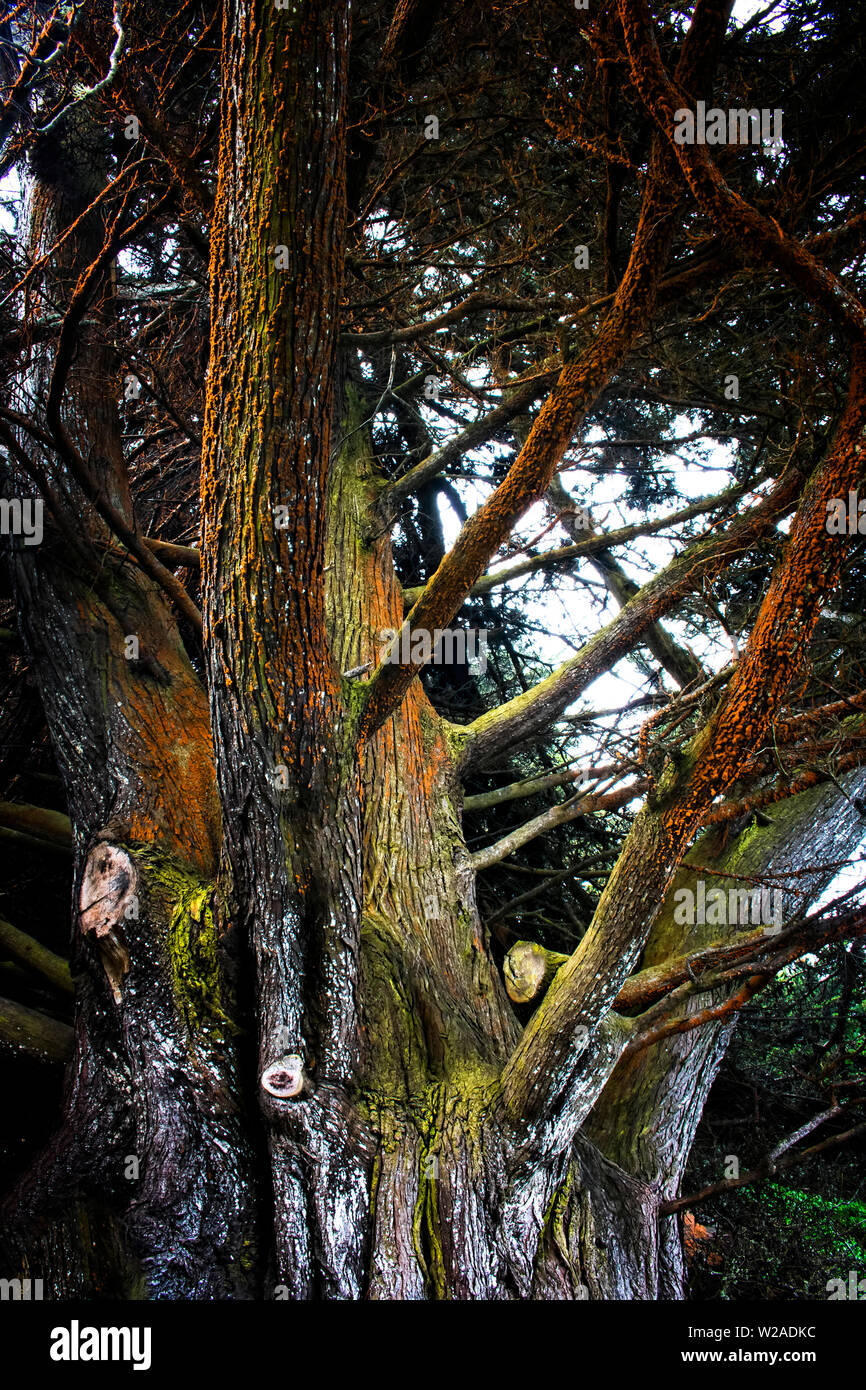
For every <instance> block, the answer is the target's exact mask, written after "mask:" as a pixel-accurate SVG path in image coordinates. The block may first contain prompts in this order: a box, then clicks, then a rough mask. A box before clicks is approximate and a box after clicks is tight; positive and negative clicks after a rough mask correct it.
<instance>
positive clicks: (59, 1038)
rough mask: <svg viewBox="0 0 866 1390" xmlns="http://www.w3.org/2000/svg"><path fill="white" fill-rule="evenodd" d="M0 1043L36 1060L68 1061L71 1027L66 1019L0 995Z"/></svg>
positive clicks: (70, 1050)
mask: <svg viewBox="0 0 866 1390" xmlns="http://www.w3.org/2000/svg"><path fill="white" fill-rule="evenodd" d="M0 1043H5V1044H6V1045H7V1046H8V1047H11V1048H12V1049H13V1050H14V1051H16V1052H23V1053H24V1054H25V1055H26V1056H27V1057H33V1058H35V1060H36V1061H37V1062H68V1061H69V1058H70V1057H71V1056H72V1029H71V1028H70V1027H69V1024H68V1023H61V1022H60V1021H59V1020H58V1019H56V1018H49V1017H48V1015H47V1014H42V1013H39V1012H38V1011H37V1010H36V1009H28V1008H25V1006H24V1005H23V1004H16V1003H15V1002H14V1000H12V999H0Z"/></svg>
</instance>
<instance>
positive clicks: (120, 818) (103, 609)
mask: <svg viewBox="0 0 866 1390" xmlns="http://www.w3.org/2000/svg"><path fill="white" fill-rule="evenodd" d="M104 141H105V136H104V133H103V132H102V130H101V129H100V128H99V127H97V126H94V125H93V124H92V123H91V119H90V115H89V113H88V109H87V107H86V106H77V107H75V108H74V109H73V111H72V112H70V113H69V116H68V117H65V118H64V120H63V121H62V122H61V123H60V125H59V126H58V127H57V128H55V130H54V131H53V132H52V134H51V135H50V136H45V137H42V138H41V140H40V141H39V142H37V146H36V152H35V155H34V167H33V170H32V187H31V192H30V199H29V218H30V236H31V249H32V251H33V254H34V256H35V257H36V258H38V256H39V254H40V252H41V251H42V250H43V249H46V248H49V247H52V246H53V245H54V244H55V242H56V241H57V240H58V239H59V238H61V237H62V234H63V232H64V230H65V229H66V228H68V227H69V226H71V225H72V224H73V223H76V222H77V228H76V235H75V236H74V237H70V238H68V239H67V240H65V241H63V243H62V251H61V252H56V253H55V254H54V255H53V256H52V258H51V260H50V262H49V263H47V264H46V266H45V269H44V270H43V272H42V274H43V276H44V277H45V285H44V289H45V292H47V293H48V294H49V295H50V296H51V297H52V298H56V299H57V300H58V301H59V302H64V300H65V299H68V298H69V297H70V296H71V295H72V294H73V292H74V289H75V286H76V284H77V283H78V282H79V279H80V277H81V276H82V274H83V273H84V272H85V271H86V270H87V268H88V267H90V266H92V265H93V263H94V260H95V259H96V258H97V257H98V255H99V253H100V249H101V248H102V247H103V246H104V244H105V225H104V215H105V214H104V212H103V210H100V208H99V207H97V208H96V210H94V209H93V208H92V207H91V204H92V201H93V199H94V198H98V194H99V192H100V189H101V188H102V187H103V186H104V184H103V180H104V158H105V143H104ZM88 209H89V210H88ZM110 285H111V278H110V276H109V275H108V273H107V268H105V272H104V274H103V275H102V278H101V280H100V281H99V282H98V283H96V282H93V284H92V305H91V309H90V311H89V314H88V322H86V323H85V322H82V323H81V324H80V325H79V327H78V330H77V349H76V351H75V353H74V354H73V360H72V361H71V362H70V365H69V371H68V374H67V375H66V376H65V382H64V391H63V395H62V398H61V399H59V401H58V408H59V411H60V419H61V422H62V426H63V430H64V431H65V432H66V434H67V435H68V438H69V439H70V441H71V442H72V445H73V447H74V448H75V449H76V450H77V451H78V454H79V455H80V456H81V457H83V458H87V459H88V460H89V463H88V467H89V469H90V470H92V475H93V478H94V479H95V480H98V483H97V482H96V481H94V483H93V486H94V487H96V486H98V487H99V488H100V489H101V491H102V493H103V495H105V496H107V497H108V498H109V499H110V503H111V506H112V508H114V509H115V510H116V511H117V513H118V514H121V515H123V516H124V517H125V518H126V524H129V525H133V524H134V523H133V522H132V516H131V506H130V500H129V492H128V487H127V484H126V474H125V467H124V460H123V451H122V444H121V434H120V426H119V420H118V414H117V408H116V398H115V397H114V396H113V393H112V391H111V387H110V383H111V381H112V379H113V377H114V376H115V375H116V374H117V364H116V363H115V361H114V359H113V357H112V354H111V353H110V351H109V350H108V349H107V348H106V346H105V344H106V341H107V339H108V333H107V328H108V326H109V325H110V323H111V315H112V302H111V291H110ZM100 328H104V329H106V331H105V332H101V331H100ZM53 367H54V363H53V356H52V352H51V349H50V347H47V346H46V347H44V348H43V349H42V350H41V351H40V353H39V354H36V355H35V356H34V357H33V358H32V359H31V362H30V366H29V375H28V376H27V378H26V380H25V381H22V383H21V384H20V390H21V391H22V394H23V396H24V400H25V402H27V408H28V409H29V410H30V411H31V412H32V414H33V415H34V416H35V420H36V423H37V426H38V427H39V428H40V429H44V425H45V418H44V412H45V410H46V406H47V398H48V390H49V381H50V380H51V377H52V374H53ZM53 468H54V473H55V476H56V477H57V478H59V479H61V480H62V482H63V485H64V490H68V493H69V495H70V497H71V498H72V506H73V507H74V508H76V509H77V510H76V514H75V515H74V516H73V513H72V511H70V512H69V514H68V516H66V518H65V521H66V523H67V525H68V526H69V527H72V528H74V529H75V530H76V531H77V532H78V535H79V536H80V538H81V545H82V553H83V554H85V555H86V554H88V553H95V551H93V552H91V548H92V547H94V546H95V545H98V544H102V545H104V544H105V541H106V538H107V533H106V531H105V529H104V527H103V525H102V522H101V521H100V519H99V517H98V516H97V515H96V514H95V512H94V511H93V509H92V508H90V507H88V506H87V504H86V503H85V502H84V501H83V500H82V498H81V495H80V493H79V492H78V491H77V489H76V487H75V485H74V482H73V480H72V479H70V478H69V477H68V476H65V475H64V458H63V456H62V454H61V456H60V457H58V458H57V459H55V460H54V463H53ZM66 534H67V533H66V530H63V531H61V532H60V533H59V534H58V532H57V531H56V530H55V529H54V528H53V527H48V528H47V530H46V535H45V538H44V540H43V543H42V544H41V545H40V546H37V547H32V548H29V547H15V548H13V549H12V551H11V553H10V557H9V558H10V570H11V574H12V579H13V584H14V587H15V593H16V598H17V600H18V605H19V610H20V614H21V617H20V627H21V635H22V639H23V642H24V647H25V651H26V656H27V660H28V662H29V665H30V669H31V671H32V673H33V678H34V681H35V685H36V688H37V690H38V692H39V697H40V699H41V702H42V707H43V710H44V714H45V718H46V721H47V724H48V727H49V729H50V731H51V735H52V739H53V744H54V754H55V758H56V761H57V765H58V768H59V770H60V773H61V777H62V779H63V782H64V786H65V790H66V795H67V801H68V806H69V813H70V820H71V829H72V842H73V845H74V849H75V866H74V878H73V902H72V915H73V932H72V941H71V951H70V954H71V964H72V971H73V975H74V977H75V979H76V986H77V989H76V1004H75V1051H74V1057H73V1060H72V1063H71V1066H70V1068H69V1070H68V1073H67V1078H66V1093H65V1099H64V1107H63V1119H62V1123H61V1127H60V1129H59V1131H58V1133H57V1134H56V1136H55V1138H54V1139H53V1140H52V1142H51V1143H50V1144H49V1146H48V1147H47V1149H46V1150H45V1151H44V1152H43V1153H42V1154H41V1155H40V1157H39V1158H38V1159H37V1160H36V1162H35V1163H34V1165H33V1167H32V1169H31V1170H30V1172H29V1173H28V1174H27V1175H26V1176H25V1177H24V1179H22V1181H21V1183H20V1184H19V1186H18V1188H17V1189H16V1191H15V1192H13V1193H12V1194H11V1196H10V1197H9V1199H8V1200H7V1203H6V1205H5V1213H4V1214H5V1217H6V1221H5V1228H6V1235H7V1240H8V1242H9V1244H10V1246H11V1247H12V1248H14V1249H15V1250H16V1251H17V1252H19V1253H21V1254H26V1255H27V1258H28V1261H29V1264H30V1267H31V1268H32V1270H33V1272H34V1273H35V1274H38V1275H39V1276H40V1277H41V1276H43V1275H44V1277H45V1280H46V1287H47V1288H48V1289H50V1290H53V1292H54V1296H58V1294H59V1291H60V1290H61V1289H62V1288H63V1287H64V1286H65V1278H66V1276H65V1274H64V1271H63V1269H62V1268H61V1267H58V1265H57V1263H56V1260H55V1259H54V1258H53V1255H54V1253H55V1252H56V1248H57V1247H56V1242H57V1240H61V1242H62V1243H63V1244H64V1247H65V1246H66V1245H68V1243H69V1241H70V1240H71V1239H72V1234H71V1230H68V1229H66V1224H65V1223H66V1216H65V1214H64V1209H65V1208H66V1207H67V1206H68V1203H69V1202H70V1201H76V1202H78V1201H81V1202H83V1203H84V1205H85V1206H87V1207H88V1209H94V1208H93V1204H94V1203H95V1204H97V1205H99V1207H100V1209H101V1210H102V1211H103V1212H105V1213H106V1215H105V1221H106V1222H107V1224H108V1227H109V1228H110V1229H111V1230H113V1231H114V1232H115V1234H114V1236H113V1237H112V1238H111V1240H110V1241H109V1243H108V1244H109V1246H110V1251H107V1253H106V1259H107V1260H108V1264H107V1265H106V1267H105V1268H104V1269H102V1270H100V1269H99V1267H98V1264H95V1263H94V1260H93V1258H92V1254H91V1251H90V1250H87V1251H84V1252H80V1254H79V1257H78V1263H79V1267H80V1268H81V1270H86V1271H88V1274H87V1278H88V1279H92V1280H94V1281H95V1283H94V1286H95V1287H106V1286H107V1285H106V1282H105V1281H106V1280H109V1279H110V1278H114V1277H115V1276H117V1277H118V1278H119V1277H121V1273H120V1272H119V1270H118V1266H117V1262H116V1260H115V1254H116V1247H117V1229H118V1225H119V1222H120V1221H121V1220H122V1221H123V1228H124V1231H125V1233H126V1234H125V1238H124V1239H125V1258H124V1260H123V1261H121V1265H122V1271H123V1272H122V1277H123V1279H124V1280H127V1279H128V1278H131V1279H133V1280H134V1282H135V1286H136V1288H137V1290H138V1296H150V1297H190V1298H196V1297H202V1298H211V1297H220V1296H238V1297H243V1296H244V1289H245V1286H246V1281H247V1280H248V1277H249V1263H248V1262H247V1263H246V1264H245V1263H243V1262H242V1261H241V1258H240V1257H241V1255H242V1253H243V1251H244V1249H245V1246H248V1245H250V1243H251V1242H252V1241H253V1240H254V1238H255V1224H254V1218H253V1215H252V1213H253V1209H254V1203H255V1182H254V1178H253V1175H252V1171H251V1166H250V1147H249V1141H248V1139H247V1137H246V1136H245V1133H244V1129H243V1126H242V1125H241V1123H240V1117H239V1109H240V1107H239V1105H238V1101H237V1095H238V1087H237V1072H236V1059H235V1036H234V1032H233V1024H232V1023H231V1021H230V1020H229V1018H228V1013H229V1011H230V1009H231V1002H230V999H229V997H228V993H229V992H228V991H227V990H226V988H225V985H224V980H223V969H222V961H221V949H220V944H219V942H218V939H217V936H216V931H215V928H214V925H213V921H212V913H211V907H210V896H211V889H210V887H209V880H211V879H212V878H213V877H214V875H215V873H216V867H217V857H218V849H219V833H220V830H219V804H218V801H217V797H216V787H215V778H214V770H213V761H212V755H211V750H210V730H209V724H208V718H207V702H206V699H205V695H204V692H203V690H202V687H201V684H200V682H199V680H198V678H197V676H196V675H195V672H194V671H193V669H192V667H191V665H190V662H189V658H188V657H187V654H186V651H185V649H184V647H183V643H182V641H181V638H180V635H179V633H178V631H177V627H176V624H175V621H174V618H173V616H172V614H171V612H170V610H169V609H168V607H167V605H166V602H165V599H164V597H163V595H162V594H161V592H160V590H159V589H158V588H157V587H156V586H155V585H154V584H153V582H152V581H151V580H150V579H149V578H148V577H147V576H145V575H143V574H142V573H141V572H140V571H138V570H136V569H135V568H134V567H131V566H129V565H128V564H118V563H117V561H116V559H114V560H107V561H106V562H105V564H104V565H103V569H102V574H101V577H100V578H99V579H98V582H96V583H94V581H93V577H92V571H90V570H88V569H87V568H86V567H84V566H82V565H81V564H80V563H76V560H77V558H78V557H77V552H76V553H75V554H74V555H73V556H72V557H71V558H70V555H69V553H68V551H67V545H66ZM130 637H132V638H134V639H135V643H134V644H133V645H130V642H129V639H130ZM57 819H58V821H59V819H60V818H57ZM52 828H54V829H56V824H55V823H54V822H52ZM47 843H49V842H48V841H46V844H47ZM101 884H104V885H105V891H104V892H103V891H102V888H101V887H99V886H98V885H101ZM109 890H110V891H109ZM97 899H104V901H103V902H102V905H101V907H99V908H97V907H96V900H97ZM100 1220H102V1218H100ZM81 1229H86V1224H85V1225H84V1226H83V1227H81ZM64 1232H65V1233H64ZM58 1233H61V1234H58ZM100 1248H101V1244H100ZM111 1252H113V1253H111ZM109 1266H110V1268H109ZM115 1287H116V1286H115ZM247 1287H248V1286H247Z"/></svg>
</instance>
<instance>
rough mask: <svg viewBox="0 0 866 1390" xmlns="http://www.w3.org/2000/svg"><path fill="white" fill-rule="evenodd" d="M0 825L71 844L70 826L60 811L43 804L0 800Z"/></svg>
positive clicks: (59, 842) (44, 838) (41, 837)
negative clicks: (36, 804) (34, 804)
mask: <svg viewBox="0 0 866 1390" xmlns="http://www.w3.org/2000/svg"><path fill="white" fill-rule="evenodd" d="M0 825H5V826H8V827H9V829H10V830H23V831H24V832H25V833H26V834H29V835H36V836H37V837H39V838H40V839H43V840H53V841H54V842H55V843H57V844H60V845H65V846H66V847H67V848H69V847H70V846H71V845H72V826H71V824H70V820H69V817H68V816H65V815H64V814H63V812H62V811H49V810H47V809H46V808H45V807H44V806H28V805H26V804H25V803H24V802H18V801H0Z"/></svg>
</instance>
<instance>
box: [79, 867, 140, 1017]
mask: <svg viewBox="0 0 866 1390" xmlns="http://www.w3.org/2000/svg"><path fill="white" fill-rule="evenodd" d="M137 885H138V872H137V870H136V868H135V865H134V864H133V862H132V859H131V858H130V856H129V855H128V854H127V852H126V850H123V849H119V848H118V847H117V845H109V844H100V845H96V846H95V847H94V848H93V849H92V850H91V851H90V854H89V855H88V856H87V863H86V864H85V866H84V875H83V878H82V880H81V892H80V894H79V898H78V925H79V926H80V928H81V932H82V935H84V936H87V937H89V938H91V939H92V940H94V941H95V943H96V946H97V948H98V950H99V954H100V956H101V957H102V964H103V968H104V970H105V973H106V975H107V977H108V983H109V984H110V986H111V992H112V994H113V996H114V1001H115V1003H117V1004H119V1003H120V1000H121V992H120V986H121V983H122V981H123V977H124V975H125V974H126V973H127V971H128V970H129V966H130V960H129V951H128V949H127V945H126V938H125V936H124V933H123V927H122V923H124V922H125V921H127V920H129V919H131V918H135V917H137V916H138V897H137V895H136V891H135V890H136V887H137Z"/></svg>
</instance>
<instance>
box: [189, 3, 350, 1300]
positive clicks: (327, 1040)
mask: <svg viewBox="0 0 866 1390" xmlns="http://www.w3.org/2000/svg"><path fill="white" fill-rule="evenodd" d="M347 52H348V6H347V4H345V3H336V2H332V3H328V4H326V5H324V6H321V5H313V4H311V3H302V4H300V5H298V6H296V7H295V8H294V9H293V10H291V11H288V10H286V11H282V10H277V9H275V8H274V6H273V5H272V4H270V3H268V0H236V3H234V4H231V5H229V6H227V8H226V14H225V19H224V26H223V100H222V116H221V133H220V165H219V181H218V187H217V197H216V210H215V220H214V228H213V233H212V260H211V282H212V300H213V316H212V336H211V360H210V370H209V378H208V385H207V402H206V418H205V432H204V453H203V471H202V507H203V513H204V541H203V547H202V549H203V555H202V570H203V580H204V592H205V635H206V641H207V649H208V663H209V671H210V693H211V707H212V712H213V724H214V739H215V749H216V762H217V774H218V779H219V787H220V796H221V801H222V807H223V818H224V828H225V862H224V868H223V875H222V877H223V883H224V887H225V894H226V900H227V908H226V910H227V914H228V916H229V917H230V919H231V921H232V925H233V929H234V930H235V931H236V932H237V933H238V935H239V937H240V940H241V942H242V943H243V944H244V945H246V944H247V943H249V946H250V947H251V949H252V951H253V954H254V957H255V960H256V993H257V1005H256V1007H257V1014H258V1073H259V1078H260V1084H259V1086H258V1094H259V1099H260V1104H261V1108H262V1113H263V1117H264V1121H265V1126H266V1130H267V1134H268V1141H269V1145H270V1152H271V1164H272V1172H273V1181H274V1191H275V1200H276V1213H275V1217H276V1231H275V1243H276V1265H277V1278H278V1282H279V1284H281V1285H285V1286H286V1288H287V1289H289V1290H290V1292H291V1296H292V1297H297V1298H306V1297H310V1296H311V1295H312V1294H313V1292H314V1291H319V1292H321V1293H324V1294H325V1295H326V1296H329V1297H352V1296H355V1295H356V1294H357V1292H358V1288H359V1280H360V1242H361V1240H362V1236H363V1226H362V1222H361V1219H360V1213H361V1210H362V1208H363V1207H364V1205H365V1204H366V1200H367V1196H366V1188H365V1183H364V1168H365V1160H364V1157H363V1154H360V1153H359V1149H358V1134H357V1132H356V1131H357V1129H358V1126H357V1125H354V1127H353V1123H352V1119H351V1116H350V1115H349V1112H348V1103H347V1101H346V1096H345V1088H346V1086H347V1084H348V1082H349V1081H350V1079H351V1077H352V1075H353V1069H354V1065H355V1062H356V1058H357V1053H358V1046H359V1032H358V1019H357V999H356V995H357V955H358V934H359V920H358V919H359V910H358V909H359V896H360V864H359V829H358V804H359V787H358V770H357V760H356V756H355V753H354V748H353V739H352V721H351V718H350V711H349V709H348V707H347V705H346V703H345V700H344V696H343V690H342V687H341V682H340V676H339V672H338V671H337V670H336V668H335V666H334V663H333V660H332V658H331V654H330V650H329V645H328V640H327V633H326V628H325V601H324V564H325V560H324V550H325V523H324V516H325V508H326V499H327V485H328V476H329V469H330V463H331V438H332V426H333V417H334V411H335V396H334V385H335V367H336V352H337V344H338V335H339V320H338V308H339V294H340V286H341V280H342V258H343V254H344V242H345V217H346V209H345V104H346V62H347ZM361 1147H363V1146H361ZM338 1170H339V1172H340V1173H341V1175H342V1176H341V1178H340V1180H339V1181H338V1179H337V1177H336V1173H337V1171H338ZM341 1184H345V1187H344V1188H343V1187H341ZM340 1203H343V1204H344V1206H343V1210H342V1213H341V1212H340V1211H339V1210H338V1205H339V1204H340ZM311 1210H312V1211H314V1212H315V1221H314V1227H315V1230H314V1231H312V1232H311V1231H310V1230H308V1217H309V1213H310V1211H311Z"/></svg>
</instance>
